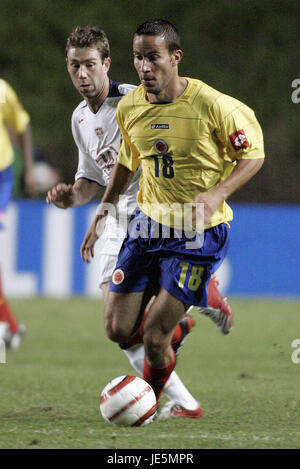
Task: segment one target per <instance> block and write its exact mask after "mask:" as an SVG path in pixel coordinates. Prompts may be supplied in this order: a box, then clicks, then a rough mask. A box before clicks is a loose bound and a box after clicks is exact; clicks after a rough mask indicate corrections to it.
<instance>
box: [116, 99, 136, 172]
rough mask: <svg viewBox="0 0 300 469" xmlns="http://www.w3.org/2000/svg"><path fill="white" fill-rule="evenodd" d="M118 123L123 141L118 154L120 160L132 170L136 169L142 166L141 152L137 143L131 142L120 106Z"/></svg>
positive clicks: (117, 116)
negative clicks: (136, 145)
mask: <svg viewBox="0 0 300 469" xmlns="http://www.w3.org/2000/svg"><path fill="white" fill-rule="evenodd" d="M116 119H117V123H118V125H119V128H120V130H121V134H122V142H121V145H120V149H119V154H118V162H119V163H120V164H122V165H123V166H126V168H128V169H129V170H130V171H136V170H137V169H138V167H139V166H140V161H139V152H138V150H137V149H136V147H135V145H134V144H133V143H132V142H131V140H130V137H129V135H128V133H127V132H126V130H125V126H124V123H123V119H122V115H121V112H120V111H119V107H118V110H117V114H116Z"/></svg>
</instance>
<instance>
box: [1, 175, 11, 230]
mask: <svg viewBox="0 0 300 469" xmlns="http://www.w3.org/2000/svg"><path fill="white" fill-rule="evenodd" d="M13 183H14V172H13V167H12V166H9V167H8V168H6V169H4V170H3V171H0V229H1V228H3V224H2V222H1V220H3V215H4V212H5V210H6V208H7V205H8V203H9V201H10V198H11V194H12V189H13Z"/></svg>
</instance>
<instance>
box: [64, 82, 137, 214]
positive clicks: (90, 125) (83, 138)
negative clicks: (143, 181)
mask: <svg viewBox="0 0 300 469" xmlns="http://www.w3.org/2000/svg"><path fill="white" fill-rule="evenodd" d="M134 88H135V86H134V85H128V84H125V83H118V82H114V81H112V80H110V88H109V93H108V96H107V98H106V99H105V101H104V102H103V104H102V105H101V106H100V108H99V110H98V112H97V113H96V114H94V113H93V112H92V111H91V110H90V108H89V107H88V105H87V103H86V101H82V102H81V103H80V104H79V105H78V106H77V108H76V109H75V111H74V112H73V115H72V133H73V138H74V140H75V143H76V145H77V147H78V158H79V161H78V168H77V172H76V174H75V180H76V181H77V180H78V179H80V178H85V179H89V180H90V181H94V182H97V183H98V184H99V185H100V186H107V184H108V182H109V179H110V176H111V173H112V169H113V167H114V165H115V164H116V161H117V158H118V152H119V147H120V143H121V132H120V129H119V127H118V124H117V121H116V110H117V105H118V102H119V101H120V99H121V98H122V97H123V96H124V95H125V94H127V93H129V91H132V90H133V89H134ZM138 179H139V174H138V173H137V174H136V176H135V177H134V180H133V181H132V182H131V184H130V186H129V188H128V189H127V191H126V196H127V204H128V209H129V212H130V213H132V211H133V210H134V208H135V207H136V193H137V189H138Z"/></svg>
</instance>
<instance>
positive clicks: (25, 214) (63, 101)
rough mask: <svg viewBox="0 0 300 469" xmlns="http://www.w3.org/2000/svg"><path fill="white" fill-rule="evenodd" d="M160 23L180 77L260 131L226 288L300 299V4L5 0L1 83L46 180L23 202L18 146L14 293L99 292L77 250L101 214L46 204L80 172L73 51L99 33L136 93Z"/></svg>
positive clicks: (9, 269) (284, 0)
mask: <svg viewBox="0 0 300 469" xmlns="http://www.w3.org/2000/svg"><path fill="white" fill-rule="evenodd" d="M154 17H161V18H165V19H168V20H169V21H171V22H173V23H174V24H175V25H176V26H177V28H178V29H179V32H180V34H181V39H182V48H183V51H184V59H183V61H182V63H181V66H180V74H181V75H183V76H191V77H195V78H199V79H201V80H203V81H204V82H206V83H208V84H209V85H211V86H212V87H214V88H216V89H218V90H219V91H222V92H224V93H226V94H229V95H232V96H234V97H235V98H237V99H239V100H241V101H243V102H245V103H246V104H248V105H249V106H250V107H251V108H253V109H254V110H255V112H256V115H257V117H258V120H259V121H260V123H261V125H262V128H263V132H264V137H265V151H266V161H265V164H264V166H263V168H262V170H261V171H260V172H259V173H258V174H257V175H256V176H255V178H254V179H252V180H251V181H250V182H249V183H248V184H246V185H245V186H244V187H243V188H242V189H241V190H239V191H238V192H236V193H235V194H234V195H233V196H232V197H231V199H230V202H231V205H232V206H233V208H234V210H235V221H234V222H233V224H232V243H231V248H230V252H229V257H228V259H227V262H226V263H225V264H224V268H223V273H222V272H221V273H220V278H222V279H223V280H222V284H223V289H224V290H226V291H227V292H228V293H229V294H232V295H287V296H295V295H296V296H299V295H300V287H299V285H298V283H299V279H300V270H299V265H300V263H299V260H300V248H299V240H298V236H299V235H298V233H299V232H300V121H299V112H300V102H299V103H298V101H300V69H299V51H300V37H299V19H300V2H299V0H272V1H268V0H244V1H239V0H232V1H231V2H228V1H226V0H217V1H215V2H211V1H205V0H203V1H201V0H199V1H194V0H164V1H161V0H159V1H157V0H152V1H151V2H143V1H137V0H130V1H129V0H114V1H108V0H98V1H94V2H90V1H88V0H64V1H55V2H49V1H47V0H31V1H30V2H24V1H23V0H1V9H0V25H1V27H0V41H1V45H2V47H1V49H0V77H1V78H4V79H5V80H7V81H8V82H9V83H10V84H11V85H12V86H13V88H14V89H15V91H16V92H17V94H18V96H19V98H20V100H21V101H22V103H23V105H24V107H25V109H26V110H27V111H28V113H29V114H30V116H31V125H32V132H33V142H34V146H35V159H36V165H35V172H36V180H37V182H38V183H39V185H38V188H37V191H36V193H35V195H34V198H35V199H36V200H35V202H32V201H31V202H29V201H22V200H20V199H22V198H23V196H24V194H23V192H22V163H21V161H22V159H21V158H19V157H18V155H17V154H18V148H16V162H15V170H16V174H17V175H18V177H17V178H16V185H15V190H14V197H15V202H14V203H12V204H11V205H10V208H9V211H8V229H7V230H6V233H5V238H4V237H3V235H2V238H1V239H2V250H1V247H0V254H1V256H2V259H0V261H1V264H3V263H4V264H5V268H4V275H5V282H6V288H7V290H8V294H11V295H19V296H20V295H21V296H22V295H31V294H47V295H50V294H52V295H62V296H64V295H69V294H74V293H76V294H82V293H85V294H93V293H95V292H96V291H98V289H97V281H96V280H95V276H96V272H97V266H95V267H93V266H90V267H89V268H88V269H87V268H86V266H83V265H82V263H81V261H80V258H79V252H78V251H79V246H80V242H81V240H82V237H83V235H84V232H85V230H86V228H87V226H88V223H89V221H90V219H91V217H92V216H93V214H94V205H93V204H89V206H87V207H82V208H80V209H78V210H72V211H70V212H69V211H67V212H63V211H59V210H58V209H56V208H52V207H50V208H49V207H46V206H45V203H44V194H45V192H46V190H47V189H48V187H49V186H52V185H53V184H55V182H56V181H57V180H63V181H65V182H68V183H72V182H73V180H74V173H75V171H76V167H77V150H76V147H75V144H74V142H73V139H72V134H71V128H70V119H71V114H72V111H73V109H74V108H75V107H76V106H77V104H78V103H79V102H80V100H81V98H80V96H79V95H78V93H77V92H76V90H75V89H74V87H73V85H72V83H71V80H70V78H69V76H68V74H67V70H66V65H65V51H64V48H65V42H66V38H67V36H68V35H69V33H70V32H71V31H72V30H73V29H74V28H75V27H76V26H77V25H82V26H83V25H86V24H94V25H99V26H100V27H101V28H102V29H104V30H105V32H106V33H107V35H108V38H109V40H110V45H111V58H112V66H111V71H110V77H111V78H112V79H115V80H118V81H124V82H128V83H134V84H137V83H138V80H137V76H136V73H135V70H134V68H133V64H132V52H131V51H132V36H133V33H134V31H135V29H136V28H137V26H138V25H139V24H141V23H142V22H143V21H145V20H146V19H148V18H154ZM297 79H298V84H297V82H295V80H297ZM297 89H299V91H297ZM4 243H5V246H6V248H5V250H4V249H3V246H4Z"/></svg>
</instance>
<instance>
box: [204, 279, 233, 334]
mask: <svg viewBox="0 0 300 469" xmlns="http://www.w3.org/2000/svg"><path fill="white" fill-rule="evenodd" d="M218 285H219V282H218V281H217V279H216V274H213V275H212V276H211V278H210V280H209V283H208V285H207V292H208V300H207V303H208V306H207V307H206V308H205V307H200V308H198V312H199V313H201V314H204V315H205V316H208V317H209V318H210V319H211V320H212V321H213V322H214V323H215V324H216V326H217V328H218V329H219V330H220V332H222V334H224V335H225V334H229V332H230V331H231V329H232V323H233V314H232V311H231V306H230V305H229V304H228V301H227V298H226V297H223V296H222V295H221V293H220V292H219V289H218Z"/></svg>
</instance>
